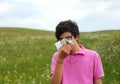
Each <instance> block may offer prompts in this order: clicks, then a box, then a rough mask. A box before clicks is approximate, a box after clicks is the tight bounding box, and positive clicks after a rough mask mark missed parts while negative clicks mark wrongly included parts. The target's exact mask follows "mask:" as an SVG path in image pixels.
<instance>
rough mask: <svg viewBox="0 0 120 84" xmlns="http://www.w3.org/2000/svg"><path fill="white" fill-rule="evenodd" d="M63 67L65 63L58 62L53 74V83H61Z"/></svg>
mask: <svg viewBox="0 0 120 84" xmlns="http://www.w3.org/2000/svg"><path fill="white" fill-rule="evenodd" d="M62 67H63V63H57V65H56V69H55V72H54V73H53V75H52V79H51V83H52V84H61V81H62Z"/></svg>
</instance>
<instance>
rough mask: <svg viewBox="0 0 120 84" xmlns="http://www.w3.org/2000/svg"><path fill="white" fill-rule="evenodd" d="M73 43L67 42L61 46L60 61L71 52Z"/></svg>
mask: <svg viewBox="0 0 120 84" xmlns="http://www.w3.org/2000/svg"><path fill="white" fill-rule="evenodd" d="M73 45H74V44H69V43H66V44H64V45H63V46H62V47H61V48H60V50H59V54H58V61H62V62H63V60H64V59H65V58H66V57H67V56H68V55H69V54H70V52H71V50H72V49H73Z"/></svg>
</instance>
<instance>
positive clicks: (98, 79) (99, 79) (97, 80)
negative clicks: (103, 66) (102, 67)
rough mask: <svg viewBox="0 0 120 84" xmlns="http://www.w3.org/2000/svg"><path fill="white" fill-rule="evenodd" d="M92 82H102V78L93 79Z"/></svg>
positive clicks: (100, 83) (97, 83)
mask: <svg viewBox="0 0 120 84" xmlns="http://www.w3.org/2000/svg"><path fill="white" fill-rule="evenodd" d="M94 84H102V79H101V78H96V79H94Z"/></svg>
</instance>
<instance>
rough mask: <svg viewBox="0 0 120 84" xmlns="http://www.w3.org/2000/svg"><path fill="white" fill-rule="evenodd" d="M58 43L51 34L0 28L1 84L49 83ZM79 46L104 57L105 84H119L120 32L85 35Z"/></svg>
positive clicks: (81, 37) (111, 31)
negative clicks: (55, 44) (56, 43)
mask: <svg viewBox="0 0 120 84" xmlns="http://www.w3.org/2000/svg"><path fill="white" fill-rule="evenodd" d="M55 42H56V38H55V36H54V32H52V31H43V30H33V29H25V28H0V84H50V65H51V59H52V55H53V53H54V52H55V51H56V47H55V46H54V43H55ZM79 43H80V44H83V45H84V46H85V47H86V48H89V49H94V50H96V51H97V52H98V53H99V54H100V55H101V59H102V62H103V67H104V72H105V77H104V78H103V84H120V30H106V31H96V32H82V33H80V37H79Z"/></svg>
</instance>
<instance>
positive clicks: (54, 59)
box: [51, 52, 58, 74]
mask: <svg viewBox="0 0 120 84" xmlns="http://www.w3.org/2000/svg"><path fill="white" fill-rule="evenodd" d="M57 57H58V52H56V53H54V54H53V57H52V63H51V74H53V73H54V71H55V67H56V61H57Z"/></svg>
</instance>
